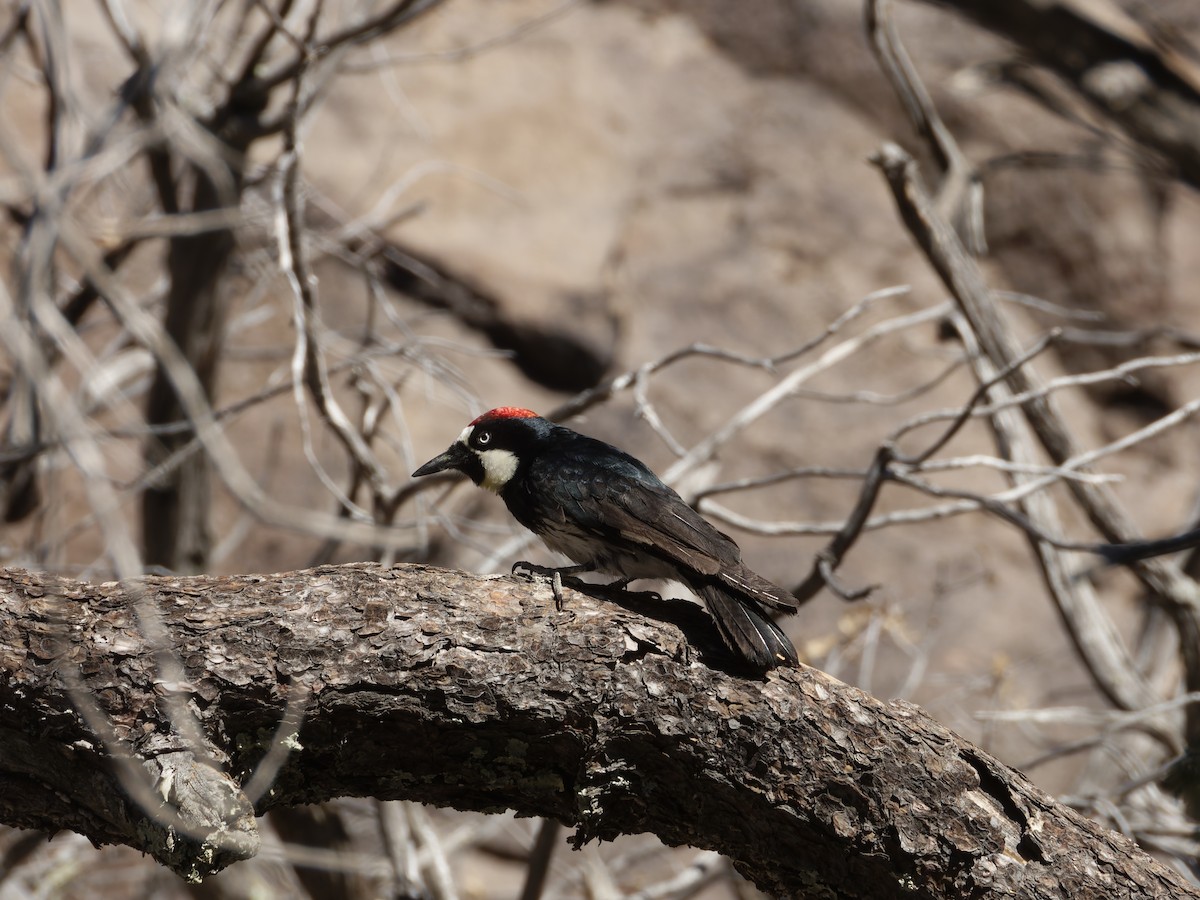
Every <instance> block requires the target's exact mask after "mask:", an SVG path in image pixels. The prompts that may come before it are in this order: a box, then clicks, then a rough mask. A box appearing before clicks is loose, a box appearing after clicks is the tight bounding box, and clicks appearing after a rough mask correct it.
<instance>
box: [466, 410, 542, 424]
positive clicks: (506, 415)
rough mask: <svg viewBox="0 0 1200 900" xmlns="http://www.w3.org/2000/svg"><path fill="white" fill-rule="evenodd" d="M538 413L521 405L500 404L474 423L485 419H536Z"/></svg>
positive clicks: (474, 422)
mask: <svg viewBox="0 0 1200 900" xmlns="http://www.w3.org/2000/svg"><path fill="white" fill-rule="evenodd" d="M536 418H537V413H535V412H534V411H533V410H531V409H523V408H522V407H520V406H498V407H496V408H495V409H491V410H488V411H487V412H485V413H484V414H483V415H482V416H479V417H478V418H476V419H475V420H474V421H473V422H471V424H472V425H478V424H479V423H480V422H482V421H483V420H484V419H536Z"/></svg>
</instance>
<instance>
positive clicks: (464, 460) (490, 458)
mask: <svg viewBox="0 0 1200 900" xmlns="http://www.w3.org/2000/svg"><path fill="white" fill-rule="evenodd" d="M553 429H554V426H553V425H552V424H551V423H550V422H547V421H546V420H545V419H543V418H542V417H541V416H539V415H538V414H537V413H534V412H530V411H529V410H527V409H520V408H518V407H514V406H501V407H500V408H498V409H493V410H491V411H490V412H485V413H484V414H483V415H482V416H480V417H479V418H477V419H475V420H474V421H473V422H471V424H470V425H468V426H467V427H466V428H464V429H463V433H462V434H460V435H459V436H458V440H456V441H455V442H454V443H453V444H451V445H450V449H448V450H447V451H446V452H445V453H443V454H441V455H440V456H435V457H434V458H433V459H431V460H430V461H429V462H427V463H425V465H423V466H421V468H419V469H417V471H415V472H413V477H414V478H415V477H419V476H421V475H432V474H433V473H434V472H444V471H446V470H447V469H456V470H458V471H459V472H463V473H464V474H466V475H467V477H469V478H470V479H471V480H472V481H473V482H475V483H476V484H477V485H479V486H480V487H484V488H487V489H488V490H489V491H495V492H496V493H500V492H501V491H502V490H504V486H505V485H506V484H508V482H509V481H511V480H512V478H513V476H514V475H516V474H517V470H518V469H519V468H520V466H521V463H522V461H523V460H528V459H530V458H531V457H532V456H534V455H535V454H537V453H538V452H539V448H540V447H541V445H543V444H544V443H545V442H546V440H547V439H548V438H549V435H550V434H551V432H552V431H553Z"/></svg>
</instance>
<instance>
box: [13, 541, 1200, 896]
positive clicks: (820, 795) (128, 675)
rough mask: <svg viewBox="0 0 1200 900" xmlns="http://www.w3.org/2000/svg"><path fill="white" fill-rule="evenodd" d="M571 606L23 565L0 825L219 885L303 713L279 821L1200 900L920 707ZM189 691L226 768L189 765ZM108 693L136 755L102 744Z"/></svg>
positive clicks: (784, 888)
mask: <svg viewBox="0 0 1200 900" xmlns="http://www.w3.org/2000/svg"><path fill="white" fill-rule="evenodd" d="M566 597H567V603H566V606H565V608H564V609H563V610H562V611H561V612H556V611H555V610H554V606H553V603H552V602H551V600H550V598H549V593H548V589H546V588H545V587H543V586H541V585H530V584H528V583H525V582H522V581H519V580H514V579H511V578H508V577H491V578H482V577H476V576H468V575H463V574H461V573H457V572H451V571H445V570H439V569H432V568H427V567H420V566H401V567H395V568H383V567H380V566H377V565H373V564H355V565H349V566H326V567H321V568H317V569H311V570H307V571H303V572H291V573H286V574H283V575H250V576H196V577H180V578H146V579H144V581H141V582H139V583H138V584H137V585H120V584H112V583H109V584H100V585H90V584H81V583H78V582H72V581H67V580H64V579H59V578H56V577H54V576H48V575H42V574H37V573H31V572H25V571H19V570H12V569H10V570H0V598H2V599H0V819H2V820H3V821H5V822H7V823H9V824H12V825H18V826H23V827H30V828H40V829H44V830H48V831H54V830H57V829H59V828H72V829H74V830H76V831H79V832H81V833H82V834H85V835H87V836H88V837H90V838H91V839H92V840H93V841H95V842H97V843H124V844H129V845H131V846H135V847H138V848H140V849H143V850H146V851H147V852H150V853H152V854H154V855H155V857H156V858H158V859H159V860H160V861H162V862H163V863H164V864H166V865H169V866H171V867H172V868H173V869H175V870H176V871H177V872H180V873H181V874H184V875H187V876H189V877H193V878H199V877H203V876H204V875H206V874H208V873H210V872H212V871H216V870H217V869H219V868H221V866H223V865H227V864H228V863H229V862H231V861H233V860H235V859H237V858H242V857H245V856H248V855H252V854H253V852H254V850H255V848H256V838H257V835H256V833H255V831H254V828H253V819H251V818H249V817H248V816H247V815H245V810H246V809H247V808H248V800H247V798H245V797H244V795H243V796H239V795H238V793H239V792H238V789H237V785H238V784H244V783H245V782H246V781H247V780H248V779H249V777H250V774H251V772H252V771H253V769H254V767H255V766H256V764H257V763H258V762H259V761H260V759H261V758H262V757H263V755H264V753H265V752H266V750H267V749H268V747H269V746H270V745H271V743H272V741H273V735H274V734H275V731H276V727H277V726H278V724H279V722H280V719H281V716H282V714H283V710H284V708H285V706H286V703H287V697H288V696H289V694H290V693H291V692H295V691H302V692H303V695H302V697H300V700H301V703H300V707H301V708H302V711H303V716H304V718H303V724H302V726H301V728H300V731H299V734H298V735H285V736H284V737H285V739H286V741H287V743H289V744H290V745H291V746H292V752H291V754H290V755H289V756H288V757H287V760H286V762H285V764H284V765H283V767H282V769H281V770H280V771H279V773H278V776H277V777H276V779H275V781H274V783H273V785H272V787H271V788H270V789H269V790H268V791H267V793H266V795H265V796H263V797H261V798H259V799H258V801H257V803H256V810H257V812H258V813H260V814H261V813H262V812H264V811H266V810H267V809H270V808H273V807H279V806H290V805H294V804H299V803H311V802H316V801H321V800H327V799H330V798H332V797H338V796H345V795H358V796H364V795H370V796H375V797H379V798H381V799H410V800H419V801H423V802H427V803H434V804H438V805H443V806H453V807H455V808H458V809H474V810H484V811H488V810H497V809H504V808H512V809H515V810H516V811H517V812H518V813H519V814H522V815H536V816H549V817H553V818H556V819H558V820H560V821H562V822H565V823H569V824H572V825H574V826H575V828H576V834H575V838H574V840H575V842H576V843H577V844H578V843H582V842H584V841H587V840H591V839H595V838H613V837H615V836H617V835H618V834H627V833H638V832H644V831H650V832H654V833H655V834H657V835H658V836H659V837H660V838H662V839H663V840H664V841H666V842H667V843H669V844H690V845H693V846H696V847H705V848H712V849H716V850H720V851H721V852H722V853H725V854H727V855H728V856H729V857H730V858H731V859H732V860H733V861H734V863H735V865H736V866H737V868H738V870H739V871H741V872H742V873H743V874H745V875H746V876H747V877H749V878H751V879H752V880H753V881H754V882H755V883H756V884H758V885H759V887H761V888H763V889H764V890H766V891H769V892H772V893H775V894H783V895H801V894H802V895H804V896H806V897H847V898H850V897H873V898H883V897H913V896H924V897H954V898H962V897H1007V896H1022V897H1047V898H1049V897H1063V898H1066V897H1101V896H1104V897H1109V896H1120V897H1130V898H1141V897H1183V896H1200V894H1197V893H1196V892H1195V891H1193V890H1192V889H1191V888H1190V887H1189V886H1188V885H1187V884H1186V883H1185V882H1184V880H1183V879H1182V878H1181V877H1180V876H1179V875H1177V874H1176V873H1175V872H1174V871H1172V870H1170V869H1168V868H1166V867H1165V866H1163V865H1160V864H1159V863H1157V862H1155V861H1154V860H1152V859H1151V858H1150V857H1148V856H1147V855H1146V854H1144V853H1143V852H1142V851H1141V850H1140V849H1138V848H1137V847H1136V846H1135V845H1134V844H1133V843H1131V842H1130V841H1128V840H1126V839H1125V838H1123V837H1121V836H1120V835H1117V834H1114V833H1111V832H1109V831H1107V830H1105V829H1103V828H1102V827H1100V826H1099V825H1097V824H1096V823H1094V822H1091V821H1090V820H1088V819H1086V818H1084V817H1083V816H1081V815H1079V814H1077V813H1075V812H1074V811H1072V810H1070V809H1067V808H1065V807H1063V806H1062V805H1060V804H1058V803H1057V802H1056V801H1054V800H1053V799H1052V798H1050V797H1048V796H1047V795H1045V794H1044V793H1042V792H1041V791H1039V790H1038V789H1037V788H1036V787H1034V786H1033V785H1032V784H1030V783H1029V782H1028V781H1027V780H1026V779H1025V778H1024V777H1023V776H1021V775H1020V774H1019V773H1018V772H1015V771H1013V770H1012V769H1009V768H1007V767H1005V766H1003V765H1002V764H1000V763H999V762H997V761H996V760H995V759H993V758H992V757H990V756H989V755H987V754H986V753H984V752H983V751H981V750H979V749H978V748H976V747H973V746H971V745H970V744H968V743H966V742H965V741H963V740H961V739H960V738H958V737H957V736H955V735H954V734H952V733H951V732H949V731H948V730H946V729H945V728H943V727H942V726H940V725H939V724H938V723H936V722H934V721H933V720H932V719H930V718H929V717H928V716H926V715H925V714H924V713H923V712H921V711H920V710H919V709H917V708H916V707H914V706H912V705H911V704H908V703H904V702H900V701H893V702H890V703H883V702H881V701H879V700H876V699H874V698H872V697H870V696H868V695H867V694H864V693H862V692H861V691H858V690H856V689H854V688H851V687H848V686H846V685H844V684H841V683H840V682H838V681H836V680H835V679H833V678H830V677H829V676H827V675H825V674H823V673H821V672H819V671H817V670H814V669H806V668H805V669H798V670H776V671H774V672H772V673H770V674H769V675H768V676H767V677H766V678H764V679H748V678H743V677H738V676H736V675H730V674H726V673H723V672H721V671H718V670H716V669H713V668H710V667H708V666H706V665H703V664H701V663H700V662H698V661H696V660H694V659H692V658H691V657H692V656H694V651H692V649H691V645H690V644H688V643H687V642H686V641H685V640H684V638H683V637H682V636H681V634H680V632H679V631H678V629H677V628H676V627H675V626H673V625H668V624H664V623H662V622H659V621H654V620H651V619H647V618H645V617H644V616H642V615H639V614H637V613H634V612H631V611H630V610H628V609H624V608H621V607H619V606H617V605H615V604H613V603H611V602H607V601H604V600H600V599H596V598H593V597H590V596H587V595H584V594H580V593H577V592H573V591H568V592H567V593H566ZM138 603H152V604H153V605H154V606H155V607H156V608H157V609H158V610H159V611H160V614H161V617H162V619H163V622H164V624H165V627H166V628H167V630H168V632H169V634H170V635H171V640H172V642H173V647H172V649H173V650H174V652H176V653H177V654H178V655H179V657H180V658H181V659H182V660H183V662H184V665H185V668H186V676H187V677H186V681H185V682H184V683H183V684H170V685H168V684H163V683H161V679H159V678H158V672H157V669H156V665H155V653H154V648H151V647H149V646H147V644H146V642H145V640H144V639H143V637H142V636H141V632H140V629H139V626H138V615H137V609H138ZM75 678H77V679H78V682H79V685H80V687H81V688H82V691H79V690H77V691H76V692H75V693H74V694H73V693H72V689H71V684H72V681H73V679H75ZM172 690H173V691H177V692H178V694H177V696H181V697H182V698H183V699H184V700H186V703H187V706H188V707H189V708H191V709H192V710H193V711H194V712H195V714H196V715H197V716H198V718H199V721H200V723H201V726H202V728H203V731H204V734H205V736H206V739H207V741H208V742H209V743H210V744H211V746H210V747H207V748H188V747H186V746H184V745H182V744H181V740H180V738H179V737H178V730H177V729H176V728H175V727H173V726H172V724H171V722H170V721H169V719H168V717H167V713H166V706H167V704H166V703H165V700H166V698H167V696H168V694H167V692H168V691H172ZM85 695H86V696H87V697H91V698H92V699H93V700H94V702H95V703H96V704H97V705H98V706H99V707H101V708H102V709H103V711H104V713H105V715H106V716H107V718H108V720H109V721H110V722H111V725H112V730H113V732H114V734H115V735H117V736H119V737H120V738H121V739H122V742H121V743H120V744H114V743H113V742H112V741H111V740H109V741H107V742H106V741H105V740H103V739H102V738H101V736H99V735H97V734H96V733H94V731H92V730H91V729H89V727H88V726H87V725H86V724H85V722H84V719H85V716H86V712H87V710H86V703H81V697H83V696H85ZM293 696H295V695H293ZM81 712H82V713H84V715H81ZM93 724H95V723H94V721H93ZM121 752H132V753H133V754H135V757H134V758H135V760H137V761H138V762H139V764H141V765H143V766H146V765H150V766H157V767H158V772H157V774H155V775H154V776H153V779H152V781H154V783H155V790H156V791H158V793H159V795H160V796H167V797H168V798H170V799H171V800H176V799H177V798H178V797H179V796H181V794H180V792H179V791H178V790H167V789H166V788H167V787H170V786H171V784H178V783H179V779H178V777H176V778H175V779H174V781H173V782H168V781H167V780H165V779H164V778H163V776H162V772H161V769H162V765H163V759H164V758H166V759H169V760H172V765H175V766H176V771H178V772H186V773H187V774H189V775H190V777H191V778H192V779H193V781H192V784H193V786H195V785H198V786H199V787H198V788H197V793H198V795H199V796H200V797H201V798H202V799H201V800H200V801H199V802H198V804H196V805H197V806H198V807H199V810H200V811H199V812H195V811H194V810H193V809H192V808H190V807H187V806H180V807H179V808H178V820H179V821H177V822H176V824H177V825H178V826H179V827H175V828H172V827H171V826H170V825H169V824H165V823H164V821H163V820H162V818H161V815H159V816H156V815H155V814H154V811H151V812H149V813H148V812H146V811H145V810H143V809H142V808H141V807H139V806H137V805H136V804H134V803H133V802H132V801H130V800H129V799H128V795H127V794H126V792H125V791H124V790H123V789H122V787H121V785H120V784H119V782H118V779H117V778H116V777H115V775H114V772H115V771H116V770H117V769H119V767H114V765H113V763H114V755H115V754H118V753H121ZM180 754H193V758H191V759H181V758H180V757H179V755H180ZM206 758H207V759H210V760H211V761H212V762H213V763H215V764H216V765H218V766H220V767H223V768H224V771H225V772H228V773H229V774H230V775H231V776H232V778H229V777H226V776H225V775H224V773H223V772H221V771H218V769H217V768H213V767H212V766H211V765H209V763H208V762H205V760H206ZM172 808H174V806H172ZM214 813H220V814H221V815H220V816H219V817H218V818H222V817H223V821H216V820H214V819H213V815H214ZM222 833H224V834H225V835H232V836H233V837H232V839H230V838H229V837H222V836H221V835H222ZM181 834H182V835H183V839H178V838H179V836H180V835H181Z"/></svg>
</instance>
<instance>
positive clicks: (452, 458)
mask: <svg viewBox="0 0 1200 900" xmlns="http://www.w3.org/2000/svg"><path fill="white" fill-rule="evenodd" d="M470 458H471V451H470V450H468V449H467V447H466V445H465V444H460V443H459V442H458V441H455V442H454V443H453V444H451V445H450V449H449V450H447V451H446V452H445V453H443V454H441V455H440V456H435V457H434V458H433V459H431V460H430V461H429V462H427V463H425V465H423V466H421V468H419V469H417V471H415V472H413V473H412V477H413V478H420V477H421V476H422V475H432V474H433V473H434V472H444V471H446V470H447V469H457V470H458V471H460V472H462V471H464V467H465V465H466V463H467V461H468V460H469V459H470Z"/></svg>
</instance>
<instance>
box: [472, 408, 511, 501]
mask: <svg viewBox="0 0 1200 900" xmlns="http://www.w3.org/2000/svg"><path fill="white" fill-rule="evenodd" d="M474 431H475V426H473V425H468V426H467V427H466V428H464V429H463V432H462V434H460V435H459V436H458V443H460V444H462V445H463V446H465V447H470V448H471V452H472V453H474V454H475V455H476V456H478V457H479V461H480V463H482V464H483V481H481V482H479V486H480V487H481V488H486V489H487V490H489V491H494V492H495V493H497V494H498V493H500V492H501V491H502V490H504V486H505V485H506V484H508V482H509V481H511V480H512V477H513V476H514V475H515V474H517V455H516V454H515V453H513V452H512V451H511V450H499V449H497V450H476V449H475V448H474V447H471V434H472V433H473V432H474Z"/></svg>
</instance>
